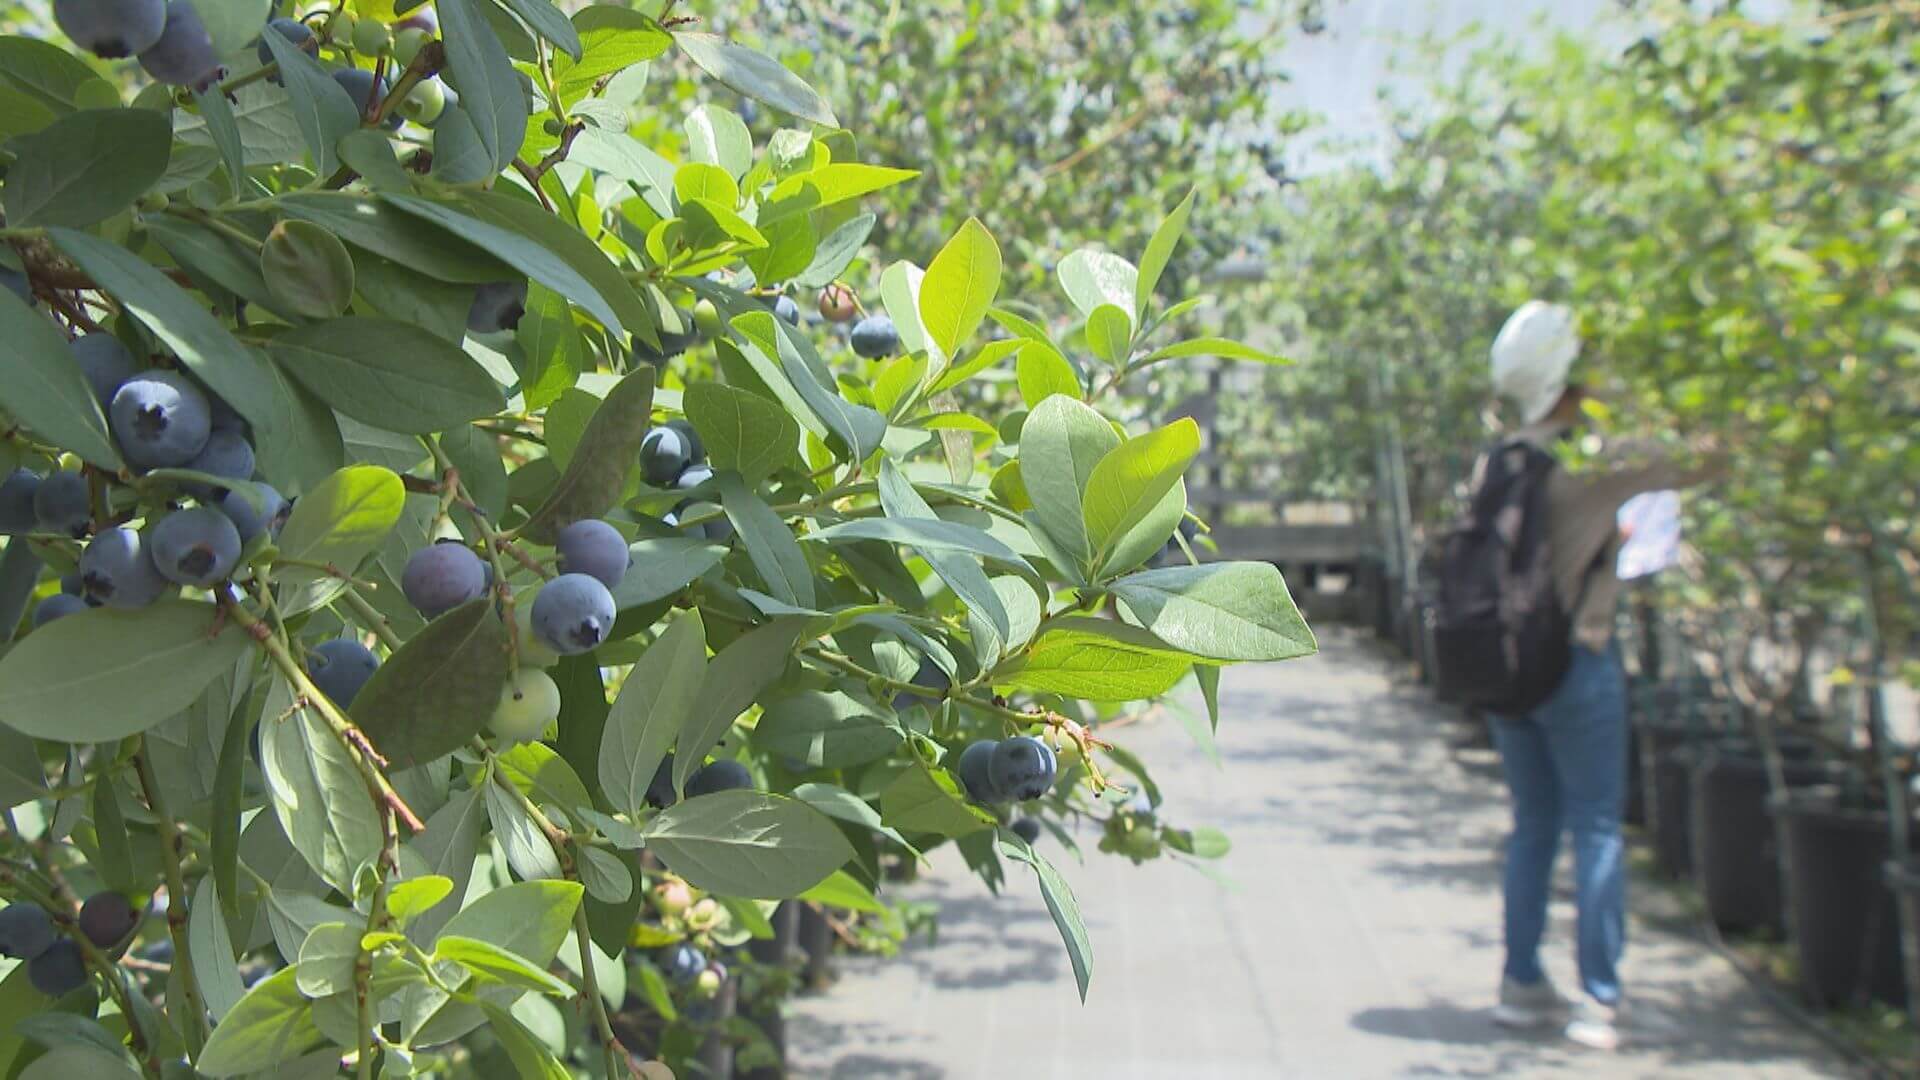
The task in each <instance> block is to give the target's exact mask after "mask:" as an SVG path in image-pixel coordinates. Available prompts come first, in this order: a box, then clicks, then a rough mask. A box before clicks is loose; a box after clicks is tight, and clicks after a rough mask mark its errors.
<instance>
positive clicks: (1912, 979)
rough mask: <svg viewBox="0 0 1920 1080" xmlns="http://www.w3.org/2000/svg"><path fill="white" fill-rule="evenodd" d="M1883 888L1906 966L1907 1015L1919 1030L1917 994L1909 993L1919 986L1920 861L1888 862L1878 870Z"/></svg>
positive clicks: (1918, 1000) (1919, 1004)
mask: <svg viewBox="0 0 1920 1080" xmlns="http://www.w3.org/2000/svg"><path fill="white" fill-rule="evenodd" d="M1880 873H1881V876H1882V878H1883V880H1885V881H1886V883H1887V888H1889V889H1891V890H1893V899H1894V904H1895V905H1896V907H1897V908H1898V910H1899V912H1900V955H1901V958H1902V959H1903V960H1904V961H1905V963H1906V976H1907V989H1908V991H1909V993H1908V995H1907V1015H1908V1016H1909V1017H1911V1018H1912V1021H1913V1023H1914V1025H1915V1026H1916V1027H1920V995H1916V994H1914V993H1912V992H1911V991H1912V990H1913V989H1914V988H1916V987H1920V862H1916V861H1914V860H1912V859H1908V860H1906V861H1904V862H1899V861H1895V860H1891V859H1889V860H1888V861H1887V863H1886V864H1885V865H1884V866H1882V867H1881V868H1880Z"/></svg>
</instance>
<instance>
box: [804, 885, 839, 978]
mask: <svg viewBox="0 0 1920 1080" xmlns="http://www.w3.org/2000/svg"><path fill="white" fill-rule="evenodd" d="M800 947H801V948H802V949H804V950H806V954H807V964H806V984H807V986H808V987H810V988H812V989H814V990H825V989H826V988H827V987H828V986H829V985H831V984H832V982H833V927H831V926H829V925H827V920H826V919H824V918H822V917H821V915H820V912H819V910H818V909H817V908H815V907H814V906H813V905H812V904H801V905H800Z"/></svg>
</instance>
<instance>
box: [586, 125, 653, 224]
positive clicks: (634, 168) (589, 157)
mask: <svg viewBox="0 0 1920 1080" xmlns="http://www.w3.org/2000/svg"><path fill="white" fill-rule="evenodd" d="M567 160H568V161H570V162H573V163H574V164H576V165H583V166H585V167H587V168H589V169H593V170H595V171H597V172H603V173H606V174H607V175H608V176H611V177H614V178H615V179H618V180H625V181H626V182H627V183H628V184H631V185H632V186H633V189H634V190H635V191H637V192H639V193H640V197H641V198H642V199H644V200H645V201H646V204H647V206H648V207H650V208H651V209H652V210H653V212H654V213H656V214H659V215H660V216H661V217H663V218H665V217H672V216H673V202H672V198H671V196H672V195H673V175H674V165H673V162H671V161H668V160H667V159H666V158H663V157H661V156H660V155H659V154H656V153H654V152H653V151H652V150H649V149H647V147H646V146H644V145H643V144H641V143H639V142H637V141H635V140H634V139H630V138H628V137H627V136H625V135H624V134H616V133H614V132H610V131H601V130H599V129H598V128H592V127H589V128H586V129H585V130H583V131H581V132H580V134H579V136H578V137H577V138H575V139H574V140H573V149H572V150H570V151H568V153H567Z"/></svg>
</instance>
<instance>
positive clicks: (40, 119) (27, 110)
mask: <svg viewBox="0 0 1920 1080" xmlns="http://www.w3.org/2000/svg"><path fill="white" fill-rule="evenodd" d="M59 115H60V114H59V113H56V112H54V111H53V109H52V108H50V107H48V106H47V105H44V104H42V103H41V102H40V100H39V99H38V98H35V97H33V96H32V95H31V94H28V93H26V92H25V91H23V90H16V89H14V88H13V87H12V86H10V85H8V84H7V83H6V82H5V81H4V80H0V140H5V139H11V138H13V137H15V136H18V135H31V134H33V133H34V132H36V131H41V130H44V129H45V128H46V126H47V125H48V124H51V123H53V122H54V121H55V120H56V119H58V118H59ZM0 1061H4V1057H0Z"/></svg>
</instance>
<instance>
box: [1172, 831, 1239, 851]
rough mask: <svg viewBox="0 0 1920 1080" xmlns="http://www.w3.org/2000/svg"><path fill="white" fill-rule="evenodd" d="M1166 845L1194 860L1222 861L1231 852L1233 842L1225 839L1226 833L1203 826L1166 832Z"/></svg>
mask: <svg viewBox="0 0 1920 1080" xmlns="http://www.w3.org/2000/svg"><path fill="white" fill-rule="evenodd" d="M1168 844H1169V846H1171V847H1172V848H1173V849H1174V850H1176V851H1184V852H1186V853H1187V854H1189V855H1191V856H1193V857H1194V858H1196V859H1223V858H1226V855H1227V853H1228V852H1229V851H1232V850H1233V841H1231V840H1229V839H1227V834H1226V833H1223V832H1221V831H1220V830H1219V829H1212V828H1208V827H1206V826H1204V825H1203V826H1201V827H1200V828H1197V829H1171V830H1168Z"/></svg>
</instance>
